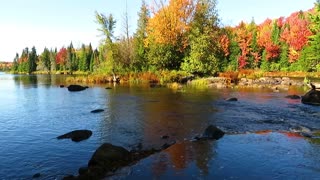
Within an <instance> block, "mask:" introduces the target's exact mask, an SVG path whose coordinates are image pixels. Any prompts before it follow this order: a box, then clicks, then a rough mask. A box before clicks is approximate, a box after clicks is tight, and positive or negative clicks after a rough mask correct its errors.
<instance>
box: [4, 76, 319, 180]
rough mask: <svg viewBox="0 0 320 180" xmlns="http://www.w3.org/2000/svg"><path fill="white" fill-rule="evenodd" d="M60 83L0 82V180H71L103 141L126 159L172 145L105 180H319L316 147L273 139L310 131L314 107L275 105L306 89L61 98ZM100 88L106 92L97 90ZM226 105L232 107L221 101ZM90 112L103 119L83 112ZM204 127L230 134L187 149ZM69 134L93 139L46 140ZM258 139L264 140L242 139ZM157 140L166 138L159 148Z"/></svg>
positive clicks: (125, 89) (94, 93)
mask: <svg viewBox="0 0 320 180" xmlns="http://www.w3.org/2000/svg"><path fill="white" fill-rule="evenodd" d="M64 78H65V77H64V76H59V75H53V76H48V75H38V76H24V75H8V74H3V73H0V145H1V148H0V162H1V163H0V177H1V178H0V179H30V178H32V176H33V175H34V174H36V173H40V174H41V176H40V179H61V178H62V177H63V176H65V175H68V174H77V171H78V168H79V167H83V166H86V164H87V162H88V160H89V159H90V157H91V155H92V154H93V152H94V151H95V149H96V148H97V147H99V145H101V144H102V143H105V142H108V143H112V144H114V145H119V146H123V147H125V148H127V149H129V150H131V149H133V148H135V147H136V146H137V145H138V144H139V143H141V144H142V146H143V148H152V147H153V148H159V147H161V146H162V145H163V144H164V143H166V142H171V141H176V142H177V144H176V145H174V146H172V147H170V148H169V149H168V150H166V151H164V152H162V153H159V154H156V155H153V156H151V157H149V158H147V159H145V160H143V161H141V162H139V163H138V164H136V165H134V166H132V167H128V168H127V169H124V170H123V171H124V172H122V173H121V172H120V174H119V176H117V175H116V176H114V178H117V177H119V178H129V179H132V178H138V177H147V178H152V177H154V178H157V177H158V178H160V179H167V178H176V177H182V178H187V179H190V178H191V179H197V178H200V179H211V178H218V179H221V178H222V179H233V178H235V179H245V178H253V179H258V178H259V179H283V178H284V179H292V178H294V177H298V178H299V179H313V178H315V177H318V176H319V177H320V167H319V165H317V164H319V162H320V153H319V152H320V147H319V145H317V144H312V143H310V142H309V141H307V140H305V139H303V138H301V137H299V138H297V137H294V138H292V137H291V136H286V135H285V134H281V133H279V132H282V131H288V130H289V129H290V128H291V127H294V126H297V125H300V126H304V127H308V128H310V129H320V109H319V107H314V106H307V105H304V104H301V103H300V100H288V99H285V98H284V96H286V95H287V94H298V95H303V94H304V93H305V92H306V90H303V89H298V88H290V89H289V90H288V91H280V92H278V93H275V92H273V91H272V90H268V89H223V90H216V89H208V90H199V89H193V88H188V87H184V89H182V90H178V91H176V90H171V89H167V88H150V87H149V86H129V85H124V86H113V85H112V84H110V85H103V86H91V87H90V88H88V89H87V90H85V91H81V92H68V91H67V89H66V88H60V87H59V85H61V84H64V83H65V82H64ZM107 86H110V87H112V89H110V90H106V89H105V87H107ZM227 97H237V98H238V99H239V101H238V102H227V101H224V98H227ZM100 108H102V109H104V110H105V111H104V112H102V113H98V114H92V113H90V111H91V110H94V109H100ZM209 124H214V125H216V126H219V127H220V128H221V129H223V130H224V131H226V132H227V133H228V134H233V133H237V134H236V135H226V136H225V137H223V138H222V139H220V140H219V141H216V142H205V143H195V142H190V141H189V140H191V139H192V138H193V137H195V136H198V135H201V134H202V132H203V130H204V129H205V128H206V127H207V126H208V125H209ZM75 129H89V130H92V131H93V135H92V137H90V138H89V139H88V140H85V141H82V142H79V143H75V142H72V141H70V140H57V139H56V137H57V136H59V135H61V134H64V133H66V132H69V131H72V130H75ZM261 130H272V131H273V133H268V134H263V135H261V134H251V133H250V134H242V133H245V132H256V131H261ZM238 133H240V134H238ZM163 135H168V136H169V139H166V140H163V139H161V136H163ZM172 156H174V157H172ZM179 157H180V158H183V159H179ZM253 164H257V166H254V165H253ZM127 175H128V176H127Z"/></svg>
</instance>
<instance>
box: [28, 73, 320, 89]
mask: <svg viewBox="0 0 320 180" xmlns="http://www.w3.org/2000/svg"><path fill="white" fill-rule="evenodd" d="M32 74H59V75H68V77H67V78H66V82H67V83H69V84H106V83H113V82H116V83H122V84H150V86H151V87H156V86H155V85H161V86H168V87H170V88H173V89H179V88H181V87H182V85H183V84H186V85H189V86H194V87H196V88H211V87H215V88H219V89H220V88H237V87H241V88H243V87H244V88H246V87H248V88H271V89H274V90H279V89H288V87H290V86H299V87H304V86H307V84H308V83H309V82H310V81H312V82H313V83H314V82H316V81H318V79H320V73H318V72H262V71H254V70H241V71H237V72H222V73H219V74H218V75H217V76H212V77H199V76H194V75H192V74H188V73H186V72H184V71H159V72H150V71H146V72H130V73H118V74H114V75H111V74H97V73H88V72H81V71H76V72H68V71H55V72H48V71H36V72H34V73H32ZM316 86H318V87H320V84H319V85H317V84H316Z"/></svg>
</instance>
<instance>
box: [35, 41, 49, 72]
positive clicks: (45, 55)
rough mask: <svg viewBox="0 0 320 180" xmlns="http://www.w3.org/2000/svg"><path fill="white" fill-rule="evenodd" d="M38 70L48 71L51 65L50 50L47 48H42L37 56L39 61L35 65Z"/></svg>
mask: <svg viewBox="0 0 320 180" xmlns="http://www.w3.org/2000/svg"><path fill="white" fill-rule="evenodd" d="M37 69H38V70H43V71H50V69H51V66H50V51H49V49H48V48H46V47H45V48H44V50H43V52H42V53H41V55H40V57H39V63H38V66H37Z"/></svg>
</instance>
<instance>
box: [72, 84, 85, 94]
mask: <svg viewBox="0 0 320 180" xmlns="http://www.w3.org/2000/svg"><path fill="white" fill-rule="evenodd" d="M87 88H88V86H80V85H70V86H68V91H71V92H75V91H83V90H85V89H87Z"/></svg>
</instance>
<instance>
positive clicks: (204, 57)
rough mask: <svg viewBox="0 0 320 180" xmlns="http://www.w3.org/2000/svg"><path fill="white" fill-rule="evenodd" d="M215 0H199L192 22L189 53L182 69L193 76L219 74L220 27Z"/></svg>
mask: <svg viewBox="0 0 320 180" xmlns="http://www.w3.org/2000/svg"><path fill="white" fill-rule="evenodd" d="M218 22H219V21H218V16H217V13H216V1H215V0H199V1H198V2H197V4H196V8H195V13H194V16H193V19H192V21H191V31H190V35H189V45H190V46H189V53H188V55H187V56H186V57H185V58H184V62H183V64H182V66H181V67H182V69H183V70H185V71H187V72H189V73H193V74H198V75H208V74H213V73H216V72H218V71H219V70H220V69H221V67H219V59H218V58H217V55H218V54H219V50H220V49H219V47H218V43H216V42H218V39H219V30H220V29H219V27H218Z"/></svg>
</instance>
